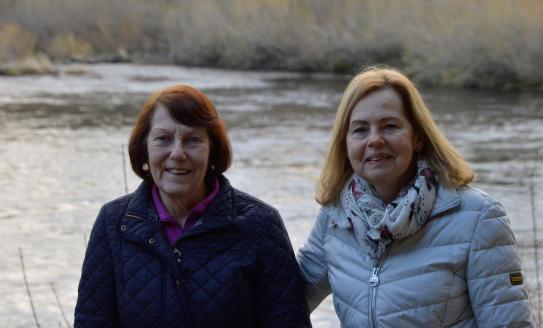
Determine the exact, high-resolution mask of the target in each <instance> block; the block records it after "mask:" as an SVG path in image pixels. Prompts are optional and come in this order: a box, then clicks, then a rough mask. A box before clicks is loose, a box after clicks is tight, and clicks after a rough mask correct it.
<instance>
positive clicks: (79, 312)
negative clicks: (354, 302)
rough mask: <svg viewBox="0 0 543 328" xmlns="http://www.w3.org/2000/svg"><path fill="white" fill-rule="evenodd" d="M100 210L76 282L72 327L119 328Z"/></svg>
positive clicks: (110, 257)
mask: <svg viewBox="0 0 543 328" xmlns="http://www.w3.org/2000/svg"><path fill="white" fill-rule="evenodd" d="M106 222H107V220H106V210H105V209H104V208H102V209H101V210H100V214H98V218H97V219H96V221H95V223H94V226H93V228H92V232H91V237H90V240H89V244H88V246H87V252H86V254H85V260H84V262H83V270H82V273H81V279H80V281H79V288H78V296H77V304H76V307H75V322H74V327H119V326H120V323H119V320H118V315H117V307H116V303H117V302H116V298H115V275H114V271H113V258H112V254H111V247H110V244H109V241H108V238H107V235H106V229H105V228H106Z"/></svg>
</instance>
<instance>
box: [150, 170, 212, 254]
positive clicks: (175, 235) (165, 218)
mask: <svg viewBox="0 0 543 328" xmlns="http://www.w3.org/2000/svg"><path fill="white" fill-rule="evenodd" d="M218 193H219V180H218V179H215V181H214V182H213V190H212V191H211V193H210V194H209V195H207V197H206V198H204V199H203V200H202V201H200V202H199V203H197V204H196V205H194V207H193V208H191V209H190V211H189V213H188V214H187V220H186V221H185V226H184V227H181V226H180V225H179V224H178V223H177V220H176V219H175V218H174V217H173V216H172V215H171V214H170V213H168V211H167V210H166V207H165V206H164V203H162V200H161V199H160V194H159V191H158V187H157V186H156V185H155V184H153V188H152V191H151V194H152V197H153V205H154V206H155V209H156V211H157V214H158V218H159V219H160V222H161V223H162V226H163V229H164V232H165V233H166V236H167V237H168V240H169V241H170V244H171V245H172V246H173V245H175V243H176V242H177V241H178V240H179V238H181V236H182V235H183V233H185V231H187V230H189V229H190V228H191V227H192V226H194V225H195V224H196V223H197V222H198V219H199V218H200V215H201V214H202V213H204V211H205V210H206V209H207V207H208V206H209V204H211V202H212V201H213V199H215V197H216V196H217V194H218Z"/></svg>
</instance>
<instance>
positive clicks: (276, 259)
mask: <svg viewBox="0 0 543 328" xmlns="http://www.w3.org/2000/svg"><path fill="white" fill-rule="evenodd" d="M263 228H264V231H263V234H262V236H259V238H260V246H259V250H258V252H259V255H258V262H259V263H258V267H259V272H258V278H257V279H258V283H257V284H258V285H257V295H258V296H257V306H256V308H257V311H258V315H257V317H258V321H259V322H258V323H259V324H258V326H259V327H278V328H279V327H281V328H286V327H311V322H310V320H309V312H308V310H307V304H306V302H305V298H304V285H303V280H302V277H301V275H300V270H299V269H298V264H297V263H296V257H295V256H294V251H293V250H292V245H291V243H290V239H289V237H288V234H287V231H286V229H285V226H284V225H283V221H282V219H281V217H280V215H279V213H278V212H277V211H276V210H273V211H271V212H269V214H268V215H267V218H266V221H265V223H264V224H263Z"/></svg>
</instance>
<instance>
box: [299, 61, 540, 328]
mask: <svg viewBox="0 0 543 328" xmlns="http://www.w3.org/2000/svg"><path fill="white" fill-rule="evenodd" d="M473 178H474V173H473V171H472V170H471V169H470V167H469V165H468V163H467V162H466V161H465V160H464V158H463V157H462V155H461V154H460V153H459V152H458V150H456V148H455V147H454V146H453V145H452V143H451V142H450V141H448V140H447V138H446V137H445V136H444V135H443V133H442V132H441V131H440V130H439V128H438V127H437V125H436V123H435V122H434V120H433V118H432V115H431V113H430V111H429V109H428V108H427V106H426V105H425V103H424V101H423V99H422V97H421V95H420V93H419V91H418V90H417V88H416V87H415V86H414V84H413V83H412V82H411V81H410V80H409V79H408V78H407V77H406V76H405V75H403V74H402V73H401V72H399V71H397V70H394V69H388V68H369V69H367V70H365V71H363V72H361V73H360V74H358V75H357V76H355V77H354V78H353V79H352V80H351V82H350V83H349V85H348V87H347V89H346V90H345V93H344V94H343V98H342V100H341V103H340V105H339V108H338V111H337V115H336V119H335V122H334V126H333V129H332V135H331V142H330V148H329V151H328V153H327V156H326V159H325V164H324V168H323V170H322V174H321V177H320V180H319V184H318V187H317V197H316V198H317V201H318V202H319V203H320V204H321V205H322V208H321V210H320V212H319V215H318V217H317V222H316V225H315V227H314V228H313V230H312V232H311V234H310V236H309V238H308V240H307V242H306V243H305V244H304V245H303V246H302V248H301V249H300V251H299V254H298V262H299V264H300V267H301V270H302V273H303V275H304V278H305V282H306V296H307V299H308V303H309V307H310V310H313V309H315V308H316V307H317V306H318V304H319V303H320V302H321V301H322V300H323V299H324V297H326V296H327V295H328V294H329V293H330V292H332V293H333V299H334V306H335V310H336V313H337V315H338V316H339V319H340V320H341V323H342V326H343V327H363V326H364V327H438V326H439V327H449V326H454V327H475V326H491V327H496V326H500V327H502V326H503V327H510V326H515V327H529V326H532V325H533V323H532V315H531V311H530V307H529V303H528V296H527V291H526V288H525V285H524V283H523V278H522V277H523V276H522V269H521V264H520V259H519V255H518V253H517V248H516V245H515V237H514V235H513V233H512V231H511V228H510V226H509V219H508V218H507V216H506V213H505V211H504V209H503V207H502V205H501V204H500V203H499V202H498V201H496V200H495V199H493V198H492V197H490V196H489V195H487V194H486V193H485V192H483V191H481V190H479V189H476V188H473V187H470V186H469V183H470V182H472V181H473Z"/></svg>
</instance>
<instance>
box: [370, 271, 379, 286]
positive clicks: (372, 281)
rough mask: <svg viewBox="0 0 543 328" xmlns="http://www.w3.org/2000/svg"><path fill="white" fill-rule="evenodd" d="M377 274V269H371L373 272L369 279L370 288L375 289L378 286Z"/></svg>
mask: <svg viewBox="0 0 543 328" xmlns="http://www.w3.org/2000/svg"><path fill="white" fill-rule="evenodd" d="M378 272H379V267H373V272H372V273H371V277H370V286H371V287H375V286H377V285H379V276H378V275H377V273H378Z"/></svg>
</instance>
